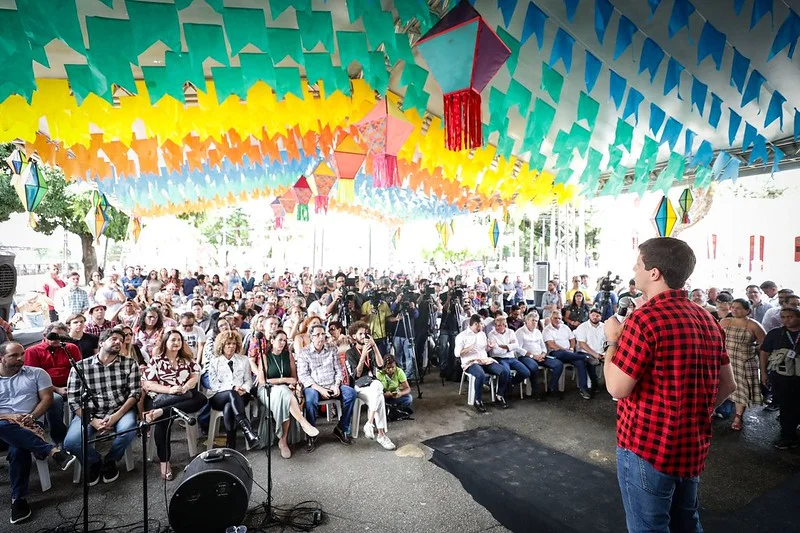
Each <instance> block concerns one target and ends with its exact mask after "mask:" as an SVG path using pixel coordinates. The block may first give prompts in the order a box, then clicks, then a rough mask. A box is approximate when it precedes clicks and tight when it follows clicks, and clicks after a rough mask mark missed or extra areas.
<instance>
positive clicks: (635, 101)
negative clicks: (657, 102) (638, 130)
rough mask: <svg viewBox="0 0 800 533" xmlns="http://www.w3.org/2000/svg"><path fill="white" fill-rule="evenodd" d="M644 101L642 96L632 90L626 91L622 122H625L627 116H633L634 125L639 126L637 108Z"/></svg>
mask: <svg viewBox="0 0 800 533" xmlns="http://www.w3.org/2000/svg"><path fill="white" fill-rule="evenodd" d="M643 100H644V95H642V93H640V92H639V91H637V90H636V89H634V88H633V87H631V88H630V90H629V91H628V99H627V100H626V101H625V110H624V111H623V112H622V120H626V119H627V118H628V117H629V116H631V115H633V119H634V125H638V124H639V106H640V105H641V104H642V101H643Z"/></svg>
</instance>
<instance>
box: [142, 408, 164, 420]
mask: <svg viewBox="0 0 800 533" xmlns="http://www.w3.org/2000/svg"><path fill="white" fill-rule="evenodd" d="M156 412H158V416H156V414H155V413H156ZM163 414H164V410H163V409H153V410H152V411H147V412H146V413H145V414H144V421H145V422H147V423H148V424H152V423H153V422H154V421H156V420H158V419H159V418H161V416H162V415H163Z"/></svg>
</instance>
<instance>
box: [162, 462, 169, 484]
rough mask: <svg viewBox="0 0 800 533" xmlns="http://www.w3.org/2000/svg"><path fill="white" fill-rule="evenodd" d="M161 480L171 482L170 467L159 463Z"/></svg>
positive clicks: (167, 464)
mask: <svg viewBox="0 0 800 533" xmlns="http://www.w3.org/2000/svg"><path fill="white" fill-rule="evenodd" d="M161 479H165V480H167V481H172V466H171V465H170V464H169V463H161Z"/></svg>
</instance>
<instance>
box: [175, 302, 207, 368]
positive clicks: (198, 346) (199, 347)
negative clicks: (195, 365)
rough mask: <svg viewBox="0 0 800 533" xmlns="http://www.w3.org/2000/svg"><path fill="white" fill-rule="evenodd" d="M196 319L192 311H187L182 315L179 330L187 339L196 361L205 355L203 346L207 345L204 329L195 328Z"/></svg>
mask: <svg viewBox="0 0 800 533" xmlns="http://www.w3.org/2000/svg"><path fill="white" fill-rule="evenodd" d="M195 320H196V317H195V315H194V313H192V312H191V311H187V312H185V313H183V314H182V315H181V326H180V328H178V331H180V332H181V333H182V334H183V338H184V339H186V344H187V345H188V346H189V348H191V350H192V353H193V354H194V358H195V360H196V361H199V360H200V354H201V353H203V346H204V345H205V343H206V334H205V333H203V330H202V328H200V327H199V326H195Z"/></svg>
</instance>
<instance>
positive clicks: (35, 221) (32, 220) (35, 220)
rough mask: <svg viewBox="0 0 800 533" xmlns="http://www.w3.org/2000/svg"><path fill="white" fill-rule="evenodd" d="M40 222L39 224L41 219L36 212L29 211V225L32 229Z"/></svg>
mask: <svg viewBox="0 0 800 533" xmlns="http://www.w3.org/2000/svg"><path fill="white" fill-rule="evenodd" d="M38 224H39V220H38V217H37V216H36V213H30V212H29V213H28V225H29V226H30V227H31V228H32V229H36V226H37V225H38Z"/></svg>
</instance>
